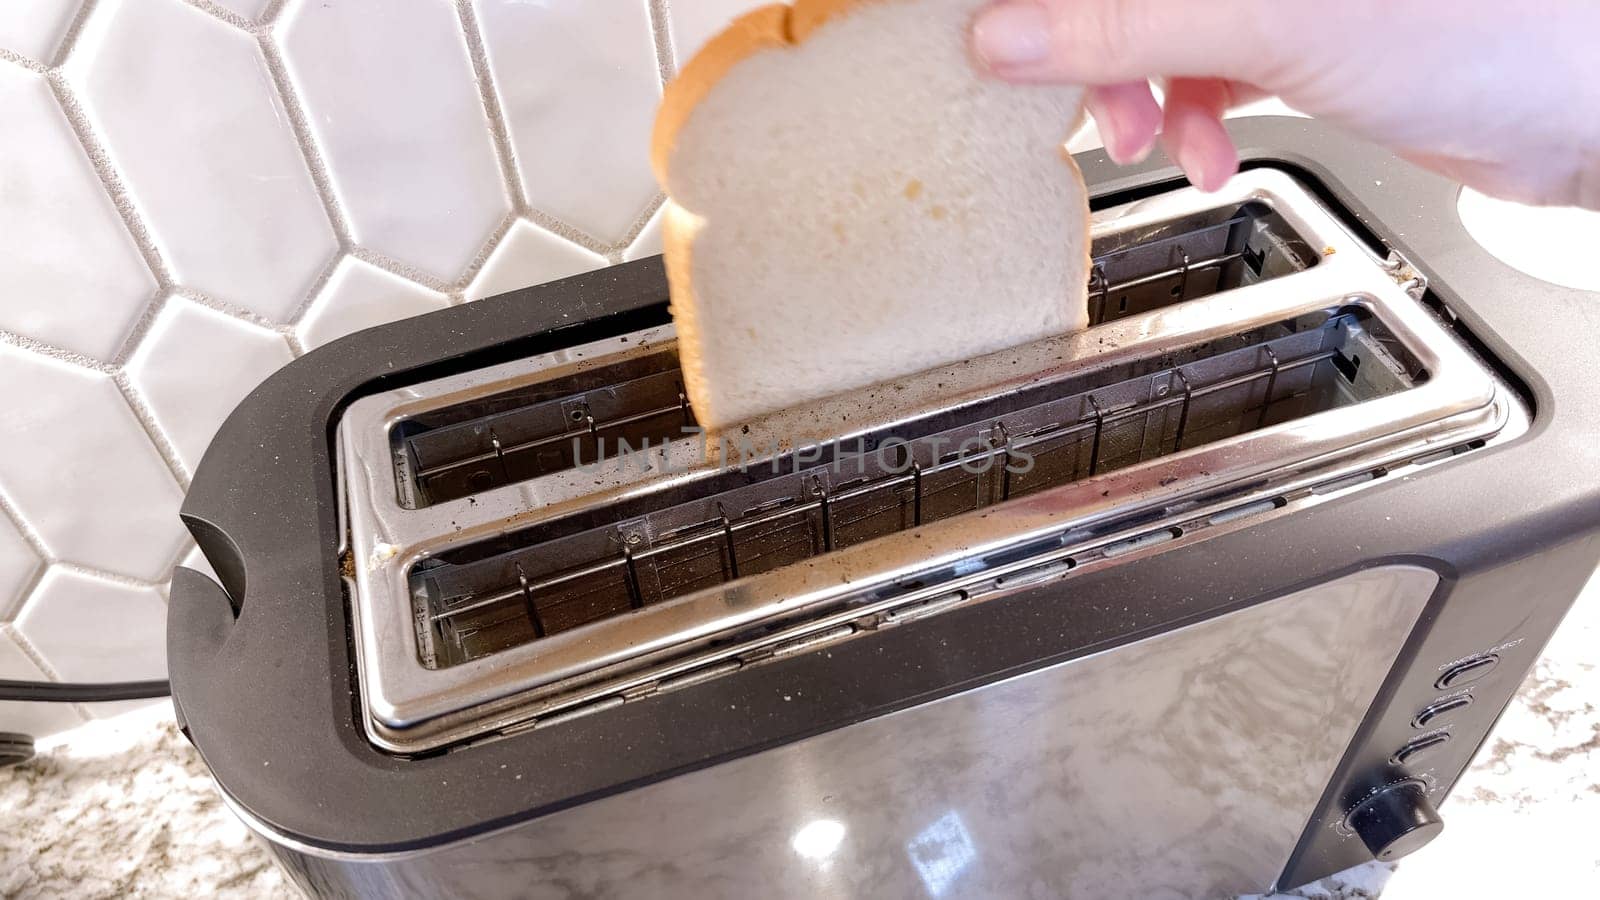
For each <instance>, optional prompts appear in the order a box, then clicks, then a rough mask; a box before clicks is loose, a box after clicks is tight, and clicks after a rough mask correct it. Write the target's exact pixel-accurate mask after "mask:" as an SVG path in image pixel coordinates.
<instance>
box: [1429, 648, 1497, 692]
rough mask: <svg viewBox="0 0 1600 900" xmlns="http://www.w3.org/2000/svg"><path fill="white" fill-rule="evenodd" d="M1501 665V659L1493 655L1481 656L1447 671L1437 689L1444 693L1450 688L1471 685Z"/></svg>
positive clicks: (1436, 685) (1440, 678)
mask: <svg viewBox="0 0 1600 900" xmlns="http://www.w3.org/2000/svg"><path fill="white" fill-rule="evenodd" d="M1499 664H1500V657H1498V656H1492V655H1491V656H1480V657H1478V658H1477V659H1469V660H1467V661H1466V662H1464V663H1457V664H1455V665H1453V666H1451V667H1450V668H1448V669H1446V670H1445V673H1444V674H1443V675H1441V676H1439V681H1438V682H1437V683H1436V684H1435V687H1437V688H1439V690H1441V691H1442V690H1446V689H1448V688H1453V687H1460V686H1462V685H1463V684H1471V683H1473V682H1474V681H1477V680H1478V679H1479V678H1482V677H1483V676H1485V675H1487V674H1489V672H1490V671H1492V670H1493V669H1494V667H1495V666H1497V665H1499Z"/></svg>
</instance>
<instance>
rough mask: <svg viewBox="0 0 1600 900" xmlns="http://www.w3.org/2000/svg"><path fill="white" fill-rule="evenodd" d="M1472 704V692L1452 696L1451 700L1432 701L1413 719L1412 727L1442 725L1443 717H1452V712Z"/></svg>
mask: <svg viewBox="0 0 1600 900" xmlns="http://www.w3.org/2000/svg"><path fill="white" fill-rule="evenodd" d="M1471 705H1472V695H1471V694H1462V695H1461V696H1459V697H1451V698H1450V699H1449V700H1440V701H1439V702H1438V703H1431V704H1429V705H1428V707H1427V708H1426V709H1424V710H1423V711H1422V712H1419V713H1417V717H1416V718H1415V719H1412V720H1411V727H1413V728H1427V727H1428V726H1430V725H1442V724H1444V723H1443V722H1442V721H1440V720H1441V719H1447V718H1449V717H1450V714H1451V713H1454V712H1456V711H1457V710H1461V709H1466V708H1467V707H1469V706H1471Z"/></svg>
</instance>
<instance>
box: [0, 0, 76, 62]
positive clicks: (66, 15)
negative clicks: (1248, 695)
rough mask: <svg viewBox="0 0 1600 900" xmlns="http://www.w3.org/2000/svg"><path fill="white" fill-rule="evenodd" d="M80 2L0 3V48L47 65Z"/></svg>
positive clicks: (33, 0) (32, 0)
mask: <svg viewBox="0 0 1600 900" xmlns="http://www.w3.org/2000/svg"><path fill="white" fill-rule="evenodd" d="M82 5H83V0H5V2H4V3H0V47H4V48H5V49H7V50H10V51H11V52H12V53H15V54H17V55H18V56H26V57H27V58H29V59H31V60H34V61H36V62H41V63H48V62H50V60H51V58H52V57H54V56H55V53H56V48H57V47H58V46H60V45H61V39H62V38H63V37H65V36H66V34H67V26H68V25H70V24H72V14H73V13H75V12H77V11H78V7H80V6H82Z"/></svg>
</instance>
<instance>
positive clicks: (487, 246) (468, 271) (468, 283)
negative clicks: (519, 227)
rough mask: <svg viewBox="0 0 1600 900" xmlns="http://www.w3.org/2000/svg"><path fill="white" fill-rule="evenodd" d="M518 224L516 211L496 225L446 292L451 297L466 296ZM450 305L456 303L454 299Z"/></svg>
mask: <svg viewBox="0 0 1600 900" xmlns="http://www.w3.org/2000/svg"><path fill="white" fill-rule="evenodd" d="M516 224H517V214H516V213H515V212H511V213H507V214H506V217H505V218H503V219H501V220H500V224H499V225H496V226H495V228H494V231H493V232H491V233H490V234H489V239H488V240H486V241H484V242H483V246H481V247H479V248H478V252H477V255H475V256H473V257H472V261H471V262H469V263H467V267H466V268H465V269H463V270H462V271H461V277H460V278H458V279H456V283H455V284H454V285H453V286H452V287H451V289H450V290H449V291H446V292H445V293H446V294H447V295H448V296H449V297H452V298H453V297H456V296H463V297H464V296H465V293H466V290H467V289H468V288H470V287H472V282H473V280H474V279H476V278H477V277H478V273H479V272H481V271H483V267H484V266H486V265H488V264H489V257H491V256H493V255H494V251H495V250H497V249H499V247H500V242H501V241H504V240H505V238H506V235H508V234H510V233H511V229H512V227H513V226H515V225H516ZM450 305H451V306H454V305H456V304H455V301H454V300H453V299H452V300H451V302H450Z"/></svg>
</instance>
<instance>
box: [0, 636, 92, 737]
mask: <svg viewBox="0 0 1600 900" xmlns="http://www.w3.org/2000/svg"><path fill="white" fill-rule="evenodd" d="M0 634H5V635H7V636H9V637H10V638H11V642H12V643H13V644H16V645H17V649H19V650H21V651H22V655H23V656H26V657H27V658H28V661H29V662H31V663H33V665H34V667H35V668H37V669H38V670H39V671H40V672H42V673H44V680H45V681H57V682H59V681H60V680H61V673H60V672H57V671H56V667H55V666H52V665H50V661H49V660H47V659H45V658H44V654H43V653H40V652H39V648H38V647H35V646H34V645H33V641H30V640H28V636H27V635H25V634H23V633H22V632H21V631H20V630H18V628H17V626H15V625H13V624H11V623H10V622H0ZM70 705H71V706H72V708H73V710H74V711H76V712H77V713H78V715H80V716H83V717H84V718H85V719H87V718H88V713H87V711H86V710H84V709H83V705H82V704H80V703H73V704H70Z"/></svg>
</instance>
